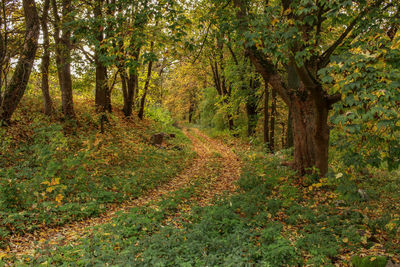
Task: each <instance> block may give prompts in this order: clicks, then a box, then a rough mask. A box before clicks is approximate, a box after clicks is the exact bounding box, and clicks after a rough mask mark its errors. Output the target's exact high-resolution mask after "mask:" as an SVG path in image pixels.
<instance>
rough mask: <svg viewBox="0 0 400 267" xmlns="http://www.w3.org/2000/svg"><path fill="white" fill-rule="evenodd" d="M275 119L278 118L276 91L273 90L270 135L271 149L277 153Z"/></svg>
mask: <svg viewBox="0 0 400 267" xmlns="http://www.w3.org/2000/svg"><path fill="white" fill-rule="evenodd" d="M275 117H276V91H275V90H272V104H271V126H270V134H269V149H270V150H271V152H274V151H275Z"/></svg>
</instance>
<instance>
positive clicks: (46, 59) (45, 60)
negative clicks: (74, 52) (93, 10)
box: [40, 0, 53, 115]
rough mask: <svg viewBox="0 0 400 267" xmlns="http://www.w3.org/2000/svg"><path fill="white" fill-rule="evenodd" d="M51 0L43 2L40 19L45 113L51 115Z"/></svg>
mask: <svg viewBox="0 0 400 267" xmlns="http://www.w3.org/2000/svg"><path fill="white" fill-rule="evenodd" d="M49 7H50V0H45V1H44V4H43V11H42V18H41V20H40V22H41V25H42V32H43V55H42V63H41V65H40V71H41V72H42V95H43V102H44V105H43V106H44V114H46V115H51V113H52V111H53V103H52V101H51V97H50V91H49V66H50V40H49V29H48V25H47V23H48V15H49Z"/></svg>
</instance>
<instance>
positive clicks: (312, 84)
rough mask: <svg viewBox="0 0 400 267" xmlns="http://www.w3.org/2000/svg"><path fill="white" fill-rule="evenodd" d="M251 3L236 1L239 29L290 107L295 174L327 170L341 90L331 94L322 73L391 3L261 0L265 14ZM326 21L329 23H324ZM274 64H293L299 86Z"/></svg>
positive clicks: (262, 71) (259, 68)
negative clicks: (289, 82) (332, 120)
mask: <svg viewBox="0 0 400 267" xmlns="http://www.w3.org/2000/svg"><path fill="white" fill-rule="evenodd" d="M250 2H251V3H252V4H253V6H254V5H257V3H256V1H245V0H234V6H235V7H236V19H237V23H236V25H237V30H238V32H239V34H240V35H242V36H245V43H244V45H245V48H246V52H247V53H248V55H249V57H250V59H251V61H252V63H253V64H254V66H255V67H256V69H257V71H258V72H259V73H260V74H261V75H262V76H263V78H264V80H265V82H266V83H269V84H270V85H271V86H272V88H273V90H275V91H276V93H277V94H279V96H280V97H281V98H282V99H283V101H284V102H285V103H286V104H287V105H288V107H289V110H290V111H291V112H292V116H293V120H292V122H293V133H294V136H293V137H294V162H293V167H294V168H295V169H296V170H298V172H299V174H304V173H307V172H313V169H314V168H317V169H318V170H319V173H320V175H325V174H326V172H327V171H328V148H329V126H328V123H327V121H328V115H329V110H330V109H332V106H333V104H335V103H336V102H338V101H340V100H341V94H340V93H334V94H332V93H330V90H329V87H327V85H328V84H327V83H326V82H324V80H323V77H321V75H320V74H321V72H322V71H323V70H324V68H326V67H327V66H328V65H329V64H330V63H331V62H332V56H333V55H334V54H335V53H336V54H338V53H341V51H343V50H342V48H343V47H345V46H346V45H348V44H349V42H351V40H354V38H356V37H357V36H359V35H363V34H368V33H369V30H368V29H369V28H368V27H369V26H371V25H372V24H374V23H375V22H376V21H377V17H379V16H381V15H382V12H383V11H380V10H385V9H386V8H387V6H390V5H391V3H390V1H389V2H388V3H387V4H386V6H385V4H384V3H385V1H383V0H379V1H374V2H373V3H372V4H371V3H369V2H366V1H335V2H331V1H316V2H314V1H297V0H293V1H290V0H283V1H275V2H272V1H266V2H262V5H264V7H265V8H264V9H262V10H263V13H262V14H258V13H251V5H250ZM260 4H261V3H260ZM264 10H267V11H266V12H265V11H264ZM280 10H283V11H282V12H281V11H280ZM355 10H356V11H358V12H355ZM255 12H256V11H255ZM339 14H341V15H340V16H339ZM337 16H339V18H340V19H337V18H338V17H337ZM366 17H368V19H366ZM326 21H328V22H329V23H324V22H326ZM277 22H279V23H277ZM255 23H257V24H255ZM332 29H334V34H332V33H331V31H332ZM262 36H264V37H265V38H264V37H262ZM276 63H280V64H281V65H284V64H293V66H294V67H295V70H296V74H297V76H298V78H299V80H300V86H299V88H298V89H296V90H293V89H292V88H289V87H288V86H287V84H286V83H285V79H284V77H283V75H282V73H281V72H280V71H279V69H278V67H279V65H277V64H276Z"/></svg>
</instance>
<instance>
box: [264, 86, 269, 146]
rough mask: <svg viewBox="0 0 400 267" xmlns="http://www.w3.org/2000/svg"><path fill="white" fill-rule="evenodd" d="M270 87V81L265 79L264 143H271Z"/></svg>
mask: <svg viewBox="0 0 400 267" xmlns="http://www.w3.org/2000/svg"><path fill="white" fill-rule="evenodd" d="M268 102H269V89H268V83H267V81H265V89H264V143H265V144H266V143H269V110H268V108H269V106H268Z"/></svg>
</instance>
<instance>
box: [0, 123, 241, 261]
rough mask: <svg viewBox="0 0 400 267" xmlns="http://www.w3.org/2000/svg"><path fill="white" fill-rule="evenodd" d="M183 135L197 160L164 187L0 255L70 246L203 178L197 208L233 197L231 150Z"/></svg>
mask: <svg viewBox="0 0 400 267" xmlns="http://www.w3.org/2000/svg"><path fill="white" fill-rule="evenodd" d="M184 133H185V134H186V136H187V137H188V138H189V139H190V140H191V142H192V144H193V149H194V151H195V152H196V153H197V157H196V158H195V159H194V160H193V162H192V164H191V165H190V166H189V167H187V168H186V169H185V170H183V171H182V172H181V173H180V174H179V175H178V176H176V177H175V178H173V179H172V180H170V181H169V182H167V183H166V184H163V185H160V186H159V187H157V188H155V189H153V190H151V191H149V192H147V193H146V194H144V195H143V196H140V197H139V198H137V199H134V200H131V201H127V202H124V203H122V204H115V205H111V206H110V207H109V209H108V211H107V212H106V213H104V214H102V215H101V216H99V217H94V218H89V219H86V220H83V221H77V222H74V223H71V224H67V225H64V226H61V227H56V228H44V229H42V230H41V231H37V232H34V233H32V234H26V235H24V236H17V235H15V236H12V237H11V238H10V240H9V244H8V247H7V249H6V250H0V255H7V254H8V255H9V254H14V255H16V256H17V257H18V256H21V255H31V256H34V254H35V251H36V250H38V249H51V248H52V247H55V246H61V245H65V244H70V243H74V242H76V241H78V240H79V238H81V237H84V236H86V235H88V234H90V233H91V232H92V230H93V227H94V226H98V225H101V224H104V223H107V222H109V221H111V220H112V219H113V218H114V217H116V214H117V213H119V212H121V211H122V212H124V211H125V212H127V211H128V210H129V209H131V208H133V207H138V206H144V205H148V204H151V203H152V202H156V201H159V200H161V199H162V197H163V196H166V195H167V194H169V193H172V192H174V191H176V190H179V189H183V188H185V187H187V186H188V185H190V184H192V183H193V180H196V179H198V178H199V177H203V178H202V182H201V194H198V195H197V196H196V199H195V201H196V202H197V203H198V204H199V205H201V206H205V205H209V204H210V203H211V201H212V200H213V198H214V196H215V195H221V194H222V193H224V192H226V191H228V192H230V193H233V192H234V191H235V189H236V186H235V184H234V181H236V180H237V179H239V176H240V171H241V162H240V160H239V158H238V157H237V156H236V154H235V153H234V152H233V151H232V149H231V148H230V147H228V146H227V145H226V144H224V143H223V142H222V141H220V140H216V139H213V138H210V137H209V136H207V135H205V134H204V133H202V132H201V131H200V130H198V129H196V128H190V129H184ZM215 165H217V166H215ZM216 169H217V172H216V171H215V170H216ZM208 175H210V176H208Z"/></svg>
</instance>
